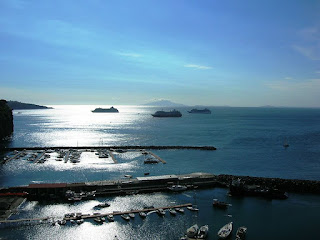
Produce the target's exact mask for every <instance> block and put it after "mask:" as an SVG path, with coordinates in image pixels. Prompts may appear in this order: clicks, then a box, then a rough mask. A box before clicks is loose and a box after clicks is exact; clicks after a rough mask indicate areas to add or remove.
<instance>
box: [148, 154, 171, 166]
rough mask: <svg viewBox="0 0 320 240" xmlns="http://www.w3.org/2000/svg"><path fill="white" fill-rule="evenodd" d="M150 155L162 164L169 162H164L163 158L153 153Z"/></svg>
mask: <svg viewBox="0 0 320 240" xmlns="http://www.w3.org/2000/svg"><path fill="white" fill-rule="evenodd" d="M148 154H150V155H152V156H153V157H155V158H156V159H158V160H159V161H160V162H162V163H163V164H166V163H167V162H166V161H165V160H163V159H162V158H161V157H159V156H158V155H156V154H154V153H153V152H148Z"/></svg>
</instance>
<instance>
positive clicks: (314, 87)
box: [265, 79, 320, 94]
mask: <svg viewBox="0 0 320 240" xmlns="http://www.w3.org/2000/svg"><path fill="white" fill-rule="evenodd" d="M265 85H266V86H267V87H269V88H272V89H274V90H281V91H286V92H290V91H305V90H311V91H320V79H309V80H305V81H299V82H297V81H296V82H293V81H285V80H282V81H273V82H269V83H266V84H265ZM306 94H307V92H306Z"/></svg>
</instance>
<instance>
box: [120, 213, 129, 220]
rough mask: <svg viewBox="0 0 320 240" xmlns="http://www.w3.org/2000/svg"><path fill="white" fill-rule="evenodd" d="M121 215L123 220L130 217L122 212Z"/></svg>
mask: <svg viewBox="0 0 320 240" xmlns="http://www.w3.org/2000/svg"><path fill="white" fill-rule="evenodd" d="M121 217H122V218H123V219H124V220H127V221H129V220H130V217H129V216H128V214H122V215H121Z"/></svg>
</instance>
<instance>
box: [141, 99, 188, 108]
mask: <svg viewBox="0 0 320 240" xmlns="http://www.w3.org/2000/svg"><path fill="white" fill-rule="evenodd" d="M143 105H145V106H157V107H185V106H186V105H184V104H181V103H175V102H171V101H169V100H159V101H154V102H149V103H145V104H143Z"/></svg>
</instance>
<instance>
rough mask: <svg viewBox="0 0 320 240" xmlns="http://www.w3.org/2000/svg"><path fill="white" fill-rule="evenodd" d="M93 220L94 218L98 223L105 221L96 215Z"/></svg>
mask: <svg viewBox="0 0 320 240" xmlns="http://www.w3.org/2000/svg"><path fill="white" fill-rule="evenodd" d="M93 220H94V221H95V222H97V223H102V222H103V220H102V218H101V217H96V218H94V219H93Z"/></svg>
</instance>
